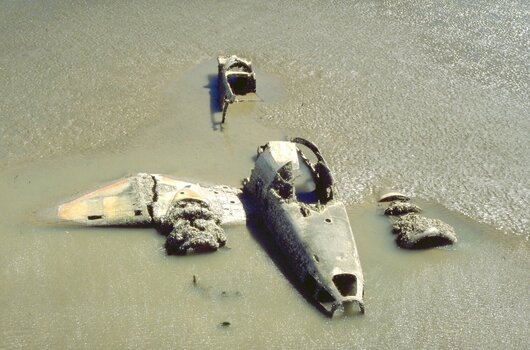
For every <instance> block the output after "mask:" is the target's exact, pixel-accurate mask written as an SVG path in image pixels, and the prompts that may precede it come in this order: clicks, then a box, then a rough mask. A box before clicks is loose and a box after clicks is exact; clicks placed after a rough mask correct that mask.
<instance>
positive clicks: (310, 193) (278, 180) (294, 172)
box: [58, 138, 364, 316]
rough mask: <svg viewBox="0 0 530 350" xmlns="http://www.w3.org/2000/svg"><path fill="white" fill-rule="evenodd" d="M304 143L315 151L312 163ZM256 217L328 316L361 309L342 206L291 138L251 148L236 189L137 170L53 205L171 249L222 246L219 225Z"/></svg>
mask: <svg viewBox="0 0 530 350" xmlns="http://www.w3.org/2000/svg"><path fill="white" fill-rule="evenodd" d="M297 145H303V146H305V148H308V149H309V150H310V151H311V152H312V153H313V154H314V156H315V157H316V162H315V163H312V162H311V161H309V159H308V158H307V157H306V156H305V155H304V153H303V152H302V151H301V147H298V146H297ZM251 213H254V214H257V215H259V216H261V218H262V219H263V222H265V223H266V225H267V227H268V229H269V231H270V234H271V236H272V238H273V239H274V241H275V242H276V244H277V246H278V247H279V249H280V250H281V251H282V253H283V254H284V255H285V256H286V258H287V259H288V260H289V261H290V268H291V269H292V272H293V273H294V274H295V276H296V278H297V280H298V282H299V283H300V286H301V288H302V289H303V291H304V292H305V293H307V294H308V296H310V297H311V298H312V299H313V300H314V301H315V303H316V305H317V306H318V307H319V309H321V311H323V312H325V313H326V314H328V315H330V316H332V315H333V314H334V312H335V311H336V310H338V309H343V308H344V307H345V306H348V305H352V304H357V305H358V306H359V308H360V311H361V312H362V313H364V301H363V296H364V278H363V273H362V269H361V264H360V260H359V255H358V253H357V247H356V244H355V240H354V237H353V234H352V230H351V227H350V222H349V219H348V216H347V214H346V209H345V206H344V204H343V203H342V202H341V201H339V200H337V199H336V198H335V189H334V186H333V177H332V175H331V172H330V170H329V168H328V166H327V164H326V162H325V161H324V159H323V157H322V155H321V153H320V151H319V150H318V148H317V147H316V146H315V145H314V144H312V143H311V142H309V141H307V140H304V139H300V138H295V139H293V140H292V142H288V141H271V142H269V143H267V144H266V145H265V146H261V147H259V149H258V156H257V159H256V163H255V167H254V169H253V170H252V172H251V175H250V177H249V178H248V179H245V181H244V186H243V190H240V189H235V188H230V187H227V186H201V185H198V184H192V183H188V182H184V181H179V180H176V179H173V178H171V177H168V176H164V175H158V174H144V173H140V174H137V175H135V176H132V177H129V178H126V179H122V180H119V181H117V182H115V183H112V184H110V185H108V186H105V187H103V188H101V189H98V190H96V191H94V192H91V193H88V194H86V195H84V196H82V197H80V198H78V199H75V200H73V201H71V202H68V203H65V204H62V205H60V206H59V207H58V217H59V218H60V219H62V220H67V221H70V222H75V223H80V224H83V225H88V226H153V227H155V228H157V229H158V230H159V231H160V232H161V233H162V234H164V235H166V237H167V238H166V244H165V246H166V249H167V251H168V253H170V254H172V253H175V254H186V253H187V252H189V251H211V250H216V249H217V248H219V247H221V246H223V245H224V244H225V242H226V237H225V234H224V230H223V229H222V226H223V225H230V224H242V223H244V222H246V220H247V218H248V217H249V214H251Z"/></svg>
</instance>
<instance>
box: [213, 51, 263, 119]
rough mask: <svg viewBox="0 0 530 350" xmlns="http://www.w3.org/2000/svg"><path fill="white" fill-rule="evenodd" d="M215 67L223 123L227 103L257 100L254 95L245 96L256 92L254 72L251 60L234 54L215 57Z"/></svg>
mask: <svg viewBox="0 0 530 350" xmlns="http://www.w3.org/2000/svg"><path fill="white" fill-rule="evenodd" d="M217 68H218V78H217V83H218V86H219V107H220V108H221V110H222V111H223V120H222V123H224V122H225V117H226V112H227V109H228V105H229V104H231V103H235V102H244V101H256V100H257V99H256V97H255V96H250V97H245V96H246V95H247V94H250V93H255V92H256V74H255V73H254V70H253V69H252V62H250V61H249V60H246V59H244V58H240V57H237V56H235V55H232V56H219V57H217Z"/></svg>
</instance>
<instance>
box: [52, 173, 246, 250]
mask: <svg viewBox="0 0 530 350" xmlns="http://www.w3.org/2000/svg"><path fill="white" fill-rule="evenodd" d="M241 194H242V193H241V190H238V189H234V188H230V187H227V186H212V187H206V186H200V185H197V184H192V183H188V182H184V181H179V180H175V179H173V178H171V177H168V176H163V175H158V174H144V173H140V174H137V175H135V176H132V177H129V178H126V179H122V180H119V181H117V182H114V183H112V184H110V185H108V186H105V187H103V188H101V189H99V190H96V191H94V192H91V193H88V194H86V195H84V196H82V197H80V198H78V199H75V200H73V201H71V202H68V203H65V204H62V205H60V206H59V208H58V212H57V215H58V217H59V218H60V219H62V220H67V221H71V222H77V223H80V224H84V225H87V226H153V227H156V228H157V229H158V230H159V231H160V232H161V233H163V234H164V235H166V236H167V240H166V248H167V250H168V252H169V253H176V254H185V253H186V252H187V251H188V250H193V251H205V250H215V249H217V248H218V247H220V246H223V245H224V244H225V242H226V237H225V235H224V231H223V229H222V228H221V227H220V225H222V224H240V223H244V222H245V221H246V213H245V210H246V209H245V208H244V206H243V203H242V202H241V198H240V197H241ZM247 210H248V209H247Z"/></svg>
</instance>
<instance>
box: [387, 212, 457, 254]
mask: <svg viewBox="0 0 530 350" xmlns="http://www.w3.org/2000/svg"><path fill="white" fill-rule="evenodd" d="M392 230H393V232H394V233H397V238H396V243H397V244H398V245H399V246H400V247H401V248H407V249H424V248H432V247H439V246H444V245H449V244H453V243H456V242H457V238H456V233H455V231H454V230H453V228H452V227H451V226H449V225H448V224H446V223H444V222H442V221H440V220H437V219H430V218H426V217H423V216H420V215H416V214H407V215H403V216H402V217H400V218H399V219H398V220H397V221H396V222H395V223H394V224H393V225H392Z"/></svg>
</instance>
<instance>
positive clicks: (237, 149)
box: [0, 3, 530, 349]
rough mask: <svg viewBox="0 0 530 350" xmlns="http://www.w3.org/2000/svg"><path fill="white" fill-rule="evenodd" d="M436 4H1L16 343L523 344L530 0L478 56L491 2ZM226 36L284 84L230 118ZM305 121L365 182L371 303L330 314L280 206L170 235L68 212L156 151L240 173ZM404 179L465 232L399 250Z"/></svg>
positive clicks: (263, 83)
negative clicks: (282, 243) (248, 219)
mask: <svg viewBox="0 0 530 350" xmlns="http://www.w3.org/2000/svg"><path fill="white" fill-rule="evenodd" d="M428 5H429V4H427V5H422V6H419V7H418V8H417V9H414V11H416V12H414V11H413V10H412V9H410V8H405V7H404V9H406V10H407V11H408V12H407V11H405V12H400V11H399V10H400V9H396V8H395V7H394V6H390V5H384V4H379V3H374V4H372V5H367V4H356V5H344V9H342V10H341V9H340V6H339V5H335V6H332V7H329V8H322V7H319V6H316V7H314V6H311V5H307V6H306V7H304V8H303V9H301V8H299V7H296V6H292V5H288V4H284V5H281V6H280V5H277V6H280V7H278V8H279V9H281V10H282V14H281V15H280V14H279V13H278V12H277V11H275V10H274V5H270V6H272V7H273V8H268V6H269V5H268V4H260V5H259V6H258V5H256V4H249V5H248V6H246V5H241V6H240V7H238V9H239V12H237V13H236V14H234V13H232V12H230V11H227V10H226V11H224V12H223V14H224V15H225V16H227V17H226V22H222V23H219V21H218V15H219V12H216V10H215V9H216V7H215V6H213V5H207V4H206V3H205V4H196V5H191V4H190V5H180V4H171V5H170V4H160V5H159V6H152V7H148V6H146V5H144V4H141V3H138V4H136V3H131V4H129V5H128V6H127V7H124V6H123V5H104V4H98V5H89V6H88V7H83V6H81V5H75V4H74V5H66V4H57V5H55V6H53V5H41V4H32V3H29V4H18V3H6V4H3V5H2V7H3V8H4V9H5V11H2V13H3V14H2V16H3V17H2V18H3V21H0V22H1V23H3V28H2V29H3V32H4V33H6V35H4V36H3V37H2V39H1V40H2V41H1V43H2V47H3V48H5V50H3V52H4V54H3V55H2V56H1V61H0V62H1V63H2V66H1V67H2V70H1V71H0V73H1V74H2V78H6V82H7V84H5V85H4V87H3V90H2V91H3V98H2V111H3V112H4V115H3V116H0V118H2V119H1V121H2V125H1V126H0V136H1V137H0V142H1V144H2V148H1V149H0V155H1V157H0V165H1V170H0V193H1V194H2V199H3V200H2V201H1V202H0V222H2V223H3V225H2V228H1V229H0V235H1V236H2V242H3V243H2V247H1V248H0V281H1V284H2V288H1V289H0V348H65V347H67V348H203V347H210V348H228V347H230V348H329V347H335V348H352V347H356V348H373V349H381V348H433V347H434V348H500V347H507V348H514V349H516V348H521V349H523V348H526V345H527V344H528V343H530V335H529V332H528V329H530V317H529V316H528V315H530V303H529V300H530V295H529V290H528V280H529V277H530V273H529V271H530V259H529V247H528V216H527V214H526V211H525V210H526V208H528V204H529V199H528V179H527V177H526V175H525V174H526V173H527V170H528V158H527V157H526V156H525V154H526V150H527V149H528V140H527V139H526V138H525V136H524V135H527V132H526V131H527V130H528V118H524V116H525V115H526V114H525V113H527V111H528V101H527V100H525V99H524V96H523V93H522V91H525V90H524V89H523V88H524V86H525V84H527V80H525V79H527V78H525V77H527V76H528V75H525V74H522V73H524V72H525V71H526V70H527V69H528V65H527V64H525V63H524V62H525V56H524V54H522V53H521V52H522V51H521V50H520V47H521V46H520V43H519V40H521V38H520V37H519V36H516V35H511V34H510V33H511V32H510V30H513V31H517V30H518V29H517V28H520V23H519V22H517V21H518V20H520V19H521V18H522V17H521V16H520V14H521V13H523V15H524V13H525V12H524V11H526V10H525V9H526V7H525V6H524V5H521V7H514V8H510V9H508V10H509V11H508V10H506V8H501V10H499V11H500V12H499V13H498V14H497V15H498V16H500V18H501V19H502V18H504V17H506V16H509V15H513V16H512V17H513V22H512V25H513V28H515V29H510V30H508V31H505V30H504V29H503V28H504V24H503V23H504V22H502V21H501V23H498V24H496V25H489V26H488V25H486V27H485V28H486V29H485V30H486V31H490V32H493V33H496V34H498V37H497V39H496V40H494V41H492V42H491V45H490V46H488V45H485V46H484V47H486V48H487V47H489V50H490V51H491V52H490V51H488V52H486V57H489V58H491V60H488V61H487V62H484V65H483V66H479V65H478V63H477V61H476V60H475V58H474V57H475V56H474V54H473V52H474V51H473V50H471V49H470V47H471V48H477V47H479V48H480V47H481V46H480V45H479V44H477V43H480V40H478V41H477V40H475V38H474V37H473V35H475V34H477V33H475V32H473V31H470V30H468V31H463V32H462V33H461V32H460V31H461V30H462V29H463V27H462V26H463V25H464V24H465V22H466V20H467V21H471V22H473V21H475V23H479V24H480V23H484V21H485V20H484V17H483V15H482V14H481V12H480V11H478V12H477V9H476V8H474V6H472V5H468V4H465V5H462V6H463V8H462V9H458V8H457V9H455V8H452V7H451V6H448V5H447V4H444V5H441V6H439V7H436V6H434V7H429V6H428ZM430 5H432V4H430ZM256 6H258V7H259V9H256ZM320 6H325V5H320ZM486 8H487V9H488V10H491V11H489V12H487V13H489V14H490V15H492V16H493V12H492V11H493V10H492V8H490V7H488V6H486ZM258 10H259V11H258ZM460 10H467V12H465V11H464V12H462V13H466V15H465V16H464V17H463V18H460V19H459V18H458V17H456V16H455V17H454V19H448V18H453V17H444V16H443V14H449V15H451V14H455V13H459V11H460ZM260 11H261V12H260ZM432 11H435V12H436V11H437V12H436V13H439V14H440V16H441V17H440V18H439V19H438V21H441V23H444V24H448V25H447V26H445V27H444V26H443V25H442V26H440V25H438V22H436V21H435V20H433V21H431V22H429V21H426V18H430V17H429V14H430V13H431V12H432ZM502 11H507V12H502ZM413 14H414V15H413ZM239 15H242V16H241V17H240V16H239ZM243 15H247V16H243ZM466 16H467V17H466ZM503 16H504V17H503ZM285 18H289V19H291V20H289V21H284V20H282V19H285ZM434 18H435V19H436V18H438V17H436V16H434ZM492 18H495V17H492ZM256 23H258V24H260V25H259V26H256ZM488 23H489V22H488ZM295 24H296V25H299V26H300V27H292V28H291V27H290V26H294V25H295ZM322 24H327V25H328V26H327V27H326V26H323V25H322ZM315 26H317V27H318V28H319V30H318V31H317V30H315ZM518 26H519V27H518ZM213 28H214V29H215V30H212V29H213ZM243 28H247V29H249V28H250V29H249V30H250V32H249V34H252V35H249V37H244V38H241V37H240V36H238V35H237V34H241V33H243V32H242V29H243ZM297 28H298V29H297ZM304 28H305V29H306V30H304ZM326 28H329V30H327V29H326ZM190 29H193V30H190ZM258 29H259V30H258ZM338 32H341V33H343V34H344V35H342V36H341V37H340V38H337V36H336V33H338ZM212 33H215V35H214V34H212ZM374 33H375V34H374ZM478 34H480V33H478ZM478 34H477V35H478ZM374 35H375V37H374ZM505 36H506V37H505ZM234 38H236V39H245V40H235V39H234ZM503 38H504V39H506V41H508V42H510V44H511V49H510V50H507V51H503V47H502V45H501V44H500V43H501V42H502V41H503V40H504V39H503ZM523 38H524V35H523ZM293 42H296V43H298V44H297V45H296V46H293V45H291V44H292V43H293ZM466 45H467V46H466ZM518 50H519V51H518ZM226 51H229V52H230V53H231V52H236V53H238V54H241V55H242V56H245V55H246V56H248V57H250V58H252V59H253V60H254V63H255V66H256V67H257V68H258V94H260V96H261V97H262V98H263V101H264V102H262V103H256V104H249V105H239V106H235V107H234V108H232V107H231V108H230V109H229V114H228V117H227V123H226V124H225V125H224V126H221V125H219V124H218V122H219V121H220V120H221V115H220V113H219V111H218V110H217V108H216V106H215V103H214V101H215V100H216V96H215V90H212V89H211V87H212V86H215V84H214V81H213V79H214V78H213V76H215V73H216V66H215V61H214V58H215V56H216V55H217V54H225V53H227V52H226ZM480 52H482V51H480ZM451 57H452V59H453V60H452V61H451V60H450V59H449V58H451ZM444 59H447V60H444ZM308 62H310V63H311V64H309V63H308ZM494 62H497V63H496V65H493V66H492V64H493V63H494ZM503 62H505V63H503ZM506 62H508V63H510V62H511V63H512V69H511V70H510V69H506V66H503V64H508V63H506ZM479 63H480V62H479ZM452 64H456V66H457V68H458V69H452V68H450V67H451V65H452ZM345 67H349V68H348V69H349V71H348V70H347V71H348V72H349V73H348V74H343V73H344V72H345V71H344V69H345ZM477 67H479V68H477ZM480 67H482V68H480ZM481 69H482V70H481ZM481 72H482V73H483V74H481ZM418 86H419V87H418ZM492 121H494V122H495V123H492ZM482 125H484V127H483V128H479V126H482ZM410 130H412V132H411V131H410ZM433 135H434V136H433ZM288 136H302V137H307V138H309V139H312V140H315V141H316V142H317V144H319V145H320V146H321V147H322V151H323V153H324V155H325V156H327V158H328V159H329V162H330V164H331V166H332V169H333V170H334V171H335V173H336V179H337V183H338V186H339V192H340V195H342V197H343V198H344V199H345V200H346V201H347V202H348V203H349V206H348V210H349V216H350V221H351V223H352V228H353V230H354V235H355V238H356V241H357V245H358V249H359V253H360V258H361V263H362V265H363V270H364V274H365V279H366V306H367V314H366V315H364V316H361V315H356V314H354V315H346V316H341V317H337V318H335V319H328V318H326V317H324V316H323V315H322V314H320V313H319V312H318V311H317V310H316V309H315V308H314V307H313V306H312V305H311V304H309V303H308V302H307V301H306V300H304V299H303V298H302V297H301V295H300V293H299V292H298V291H297V288H296V285H293V283H291V282H290V279H289V278H288V277H289V276H288V273H287V271H288V268H286V265H287V264H286V262H285V259H284V258H282V257H281V256H279V255H278V254H277V249H275V247H274V245H273V244H271V242H270V241H269V240H268V238H267V232H266V231H265V230H264V229H263V228H262V227H260V226H249V227H245V226H238V227H229V228H227V229H226V232H227V237H228V242H227V247H226V248H223V249H221V250H220V251H218V252H216V253H213V254H205V255H196V256H186V257H168V256H167V255H166V254H165V251H164V249H163V242H164V237H162V236H160V235H159V234H158V233H157V232H156V231H155V230H153V229H116V228H107V229H88V228H82V227H74V226H65V225H59V224H56V223H53V222H49V220H48V219H50V216H49V215H50V210H51V209H52V208H53V206H54V205H56V204H59V203H60V202H62V201H64V200H67V199H69V198H72V197H75V196H78V195H81V194H83V193H84V192H87V191H89V190H92V189H95V188H97V187H99V186H101V185H104V184H105V183H108V182H110V181H113V180H115V179H118V178H121V177H124V176H127V175H130V174H135V173H137V172H151V173H162V174H169V175H172V176H175V177H177V178H180V179H184V180H189V181H193V182H201V183H209V184H226V185H230V186H239V185H240V182H241V180H242V179H243V178H244V177H246V176H248V175H249V174H250V169H251V167H252V165H253V160H254V156H255V150H256V148H257V146H258V145H262V144H264V143H265V142H267V141H268V140H274V139H276V140H278V139H286V137H288ZM384 189H397V190H403V191H406V192H408V193H410V194H411V195H413V196H415V201H416V202H418V204H420V205H421V206H423V207H424V209H426V215H427V216H430V217H435V218H439V219H442V220H444V221H446V222H447V223H449V224H451V225H452V226H453V227H454V228H455V230H456V232H457V234H458V236H459V243H458V244H457V245H456V246H455V247H453V248H449V249H432V250H427V251H419V252H409V251H403V250H400V249H398V248H397V247H396V245H395V243H394V241H393V238H394V237H393V236H392V234H391V233H390V221H389V220H388V218H386V217H384V216H383V215H382V207H380V206H378V205H377V204H376V202H375V200H376V197H377V194H378V193H379V192H380V191H382V190H384ZM440 203H441V204H440ZM447 208H450V209H447ZM470 217H471V218H470ZM479 221H481V222H483V223H479ZM193 275H196V276H198V284H197V285H196V286H195V285H193V283H192V277H193ZM225 321H228V322H230V326H229V327H223V326H222V325H220V324H221V323H222V322H225Z"/></svg>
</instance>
